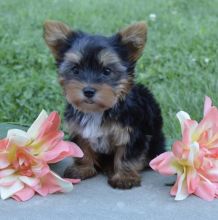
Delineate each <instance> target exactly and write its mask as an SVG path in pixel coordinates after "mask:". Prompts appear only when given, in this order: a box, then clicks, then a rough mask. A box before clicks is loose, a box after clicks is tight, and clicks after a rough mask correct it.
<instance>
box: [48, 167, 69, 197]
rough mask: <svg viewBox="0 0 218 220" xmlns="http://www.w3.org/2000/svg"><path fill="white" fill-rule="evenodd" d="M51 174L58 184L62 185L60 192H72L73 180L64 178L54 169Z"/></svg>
mask: <svg viewBox="0 0 218 220" xmlns="http://www.w3.org/2000/svg"><path fill="white" fill-rule="evenodd" d="M50 174H51V175H52V176H53V178H54V181H55V182H56V184H57V185H58V186H59V187H60V192H70V191H72V190H73V184H72V183H71V182H69V181H67V180H64V179H63V178H61V177H60V176H58V175H57V174H56V173H54V172H53V171H51V172H50ZM52 193H53V192H52Z"/></svg>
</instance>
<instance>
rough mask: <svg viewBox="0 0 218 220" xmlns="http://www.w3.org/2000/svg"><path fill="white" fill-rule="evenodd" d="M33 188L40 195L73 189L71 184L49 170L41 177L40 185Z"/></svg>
mask: <svg viewBox="0 0 218 220" xmlns="http://www.w3.org/2000/svg"><path fill="white" fill-rule="evenodd" d="M34 189H35V191H36V192H37V193H39V194H40V195H42V196H46V195H47V194H48V193H50V194H51V193H55V192H69V191H71V190H72V189H73V185H72V183H71V182H69V181H67V180H64V179H62V178H61V177H59V176H58V175H57V174H55V173H54V172H52V171H51V172H49V173H48V174H47V175H45V176H44V177H42V178H41V185H40V186H38V187H34Z"/></svg>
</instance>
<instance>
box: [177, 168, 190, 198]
mask: <svg viewBox="0 0 218 220" xmlns="http://www.w3.org/2000/svg"><path fill="white" fill-rule="evenodd" d="M178 178H179V179H178V189H177V192H176V197H175V200H183V199H185V198H187V197H188V196H189V193H188V189H187V186H186V181H185V180H186V172H184V173H183V174H182V175H181V176H179V177H178Z"/></svg>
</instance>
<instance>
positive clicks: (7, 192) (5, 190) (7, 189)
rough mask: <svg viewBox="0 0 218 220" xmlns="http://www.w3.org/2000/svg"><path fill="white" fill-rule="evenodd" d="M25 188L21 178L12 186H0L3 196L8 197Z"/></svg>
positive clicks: (0, 192)
mask: <svg viewBox="0 0 218 220" xmlns="http://www.w3.org/2000/svg"><path fill="white" fill-rule="evenodd" d="M23 188H24V184H23V183H22V182H21V181H19V180H17V181H16V182H15V183H14V184H13V185H11V186H0V194H1V198H2V199H7V198H9V197H11V196H13V195H14V194H15V193H16V192H18V191H20V190H21V189H23Z"/></svg>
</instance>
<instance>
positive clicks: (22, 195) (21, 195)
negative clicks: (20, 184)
mask: <svg viewBox="0 0 218 220" xmlns="http://www.w3.org/2000/svg"><path fill="white" fill-rule="evenodd" d="M34 195H35V191H34V190H33V189H31V188H30V187H28V186H25V187H24V188H23V189H21V190H20V191H18V192H16V193H15V194H14V195H13V196H12V198H13V199H15V200H16V201H22V202H24V201H27V200H29V199H31V198H32V197H33V196H34Z"/></svg>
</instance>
